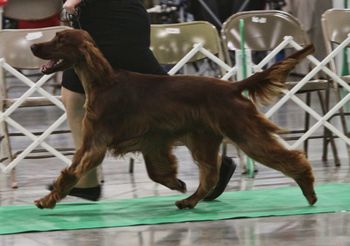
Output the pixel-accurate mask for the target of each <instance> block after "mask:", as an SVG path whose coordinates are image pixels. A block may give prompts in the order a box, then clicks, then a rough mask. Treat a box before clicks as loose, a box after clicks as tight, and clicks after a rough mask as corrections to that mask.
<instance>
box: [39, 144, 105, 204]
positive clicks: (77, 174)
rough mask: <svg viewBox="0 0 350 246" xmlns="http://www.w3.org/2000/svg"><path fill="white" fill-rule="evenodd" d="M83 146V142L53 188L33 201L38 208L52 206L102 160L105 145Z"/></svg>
mask: <svg viewBox="0 0 350 246" xmlns="http://www.w3.org/2000/svg"><path fill="white" fill-rule="evenodd" d="M85 146H86V145H85V144H84V146H82V147H81V148H80V149H79V150H78V151H77V153H76V154H75V155H74V158H73V162H72V165H71V166H70V167H68V168H65V169H64V170H63V171H62V172H61V175H60V176H59V177H58V178H57V180H56V181H55V183H54V186H53V187H54V189H53V190H52V191H51V192H50V193H49V194H48V195H46V196H45V197H43V198H41V199H39V200H36V201H35V205H36V206H37V207H38V208H54V207H55V205H56V203H57V202H58V201H60V200H62V199H63V198H64V197H65V196H66V195H67V194H68V193H69V191H70V190H71V189H72V188H73V187H74V185H75V184H76V183H77V182H78V181H79V179H80V178H81V177H82V176H84V175H85V174H86V173H87V172H88V171H89V170H91V169H92V168H94V167H97V166H98V165H99V164H100V163H101V162H102V160H103V158H104V156H105V154H106V151H107V148H106V147H96V146H95V147H90V148H86V147H85Z"/></svg>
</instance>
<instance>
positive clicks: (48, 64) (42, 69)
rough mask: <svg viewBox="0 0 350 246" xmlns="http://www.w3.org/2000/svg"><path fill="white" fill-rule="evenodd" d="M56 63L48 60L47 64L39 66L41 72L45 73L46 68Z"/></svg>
mask: <svg viewBox="0 0 350 246" xmlns="http://www.w3.org/2000/svg"><path fill="white" fill-rule="evenodd" d="M55 63H56V61H55V60H49V62H48V63H46V64H44V65H41V71H43V72H45V71H46V70H47V69H48V68H51V67H53V65H54V64H55Z"/></svg>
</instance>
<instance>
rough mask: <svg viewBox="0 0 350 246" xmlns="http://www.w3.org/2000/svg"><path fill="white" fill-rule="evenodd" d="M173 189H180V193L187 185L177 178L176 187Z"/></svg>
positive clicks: (184, 191)
mask: <svg viewBox="0 0 350 246" xmlns="http://www.w3.org/2000/svg"><path fill="white" fill-rule="evenodd" d="M175 190H177V191H180V192H182V193H186V191H187V187H186V184H185V182H183V181H182V180H181V179H177V187H176V189H175Z"/></svg>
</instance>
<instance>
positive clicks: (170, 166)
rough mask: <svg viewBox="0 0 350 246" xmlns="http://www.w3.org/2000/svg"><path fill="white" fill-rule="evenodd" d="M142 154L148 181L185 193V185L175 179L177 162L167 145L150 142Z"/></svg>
mask: <svg viewBox="0 0 350 246" xmlns="http://www.w3.org/2000/svg"><path fill="white" fill-rule="evenodd" d="M142 153H143V157H144V160H145V164H146V169H147V173H148V176H149V177H150V179H152V180H153V181H154V182H156V183H159V184H162V185H164V186H166V187H168V188H169V189H171V190H177V191H180V192H182V193H185V192H186V184H185V183H184V182H183V181H182V180H180V179H178V178H177V177H176V175H177V161H176V157H175V156H174V155H173V154H172V153H171V146H170V145H169V144H167V143H164V142H157V141H152V142H151V141H150V143H149V144H147V149H144V150H143V151H142Z"/></svg>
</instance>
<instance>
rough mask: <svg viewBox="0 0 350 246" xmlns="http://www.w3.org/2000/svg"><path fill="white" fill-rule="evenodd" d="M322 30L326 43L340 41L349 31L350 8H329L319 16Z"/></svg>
mask: <svg viewBox="0 0 350 246" xmlns="http://www.w3.org/2000/svg"><path fill="white" fill-rule="evenodd" d="M321 24H322V31H323V34H324V37H325V40H326V41H327V43H329V42H333V43H338V44H339V43H341V42H343V41H344V39H346V38H347V36H348V34H349V33H350V9H329V10H327V11H326V12H324V13H323V15H322V18H321Z"/></svg>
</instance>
